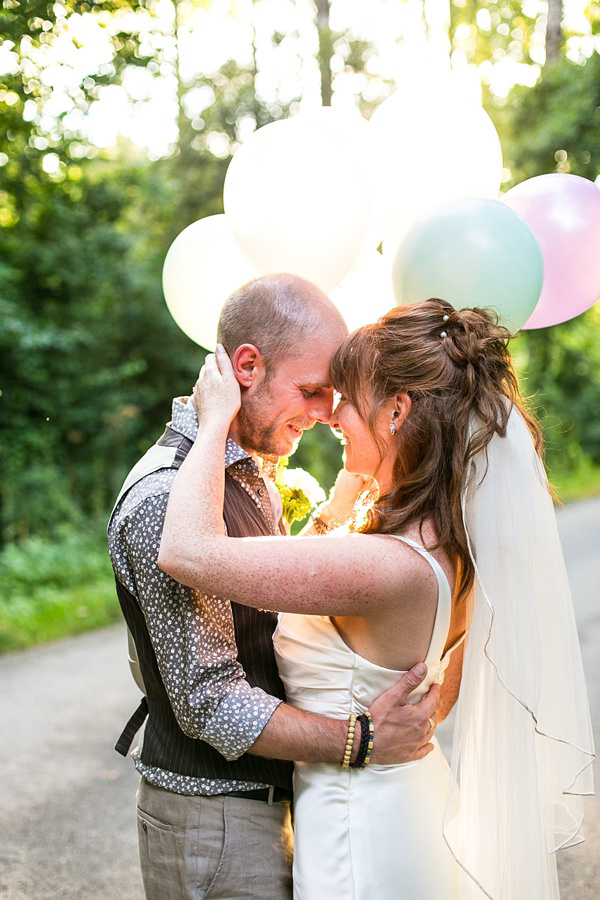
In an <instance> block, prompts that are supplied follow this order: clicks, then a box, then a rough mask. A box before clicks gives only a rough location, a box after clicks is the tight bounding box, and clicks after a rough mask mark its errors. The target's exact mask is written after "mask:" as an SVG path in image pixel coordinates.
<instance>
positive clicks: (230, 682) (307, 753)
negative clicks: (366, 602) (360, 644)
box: [120, 493, 439, 763]
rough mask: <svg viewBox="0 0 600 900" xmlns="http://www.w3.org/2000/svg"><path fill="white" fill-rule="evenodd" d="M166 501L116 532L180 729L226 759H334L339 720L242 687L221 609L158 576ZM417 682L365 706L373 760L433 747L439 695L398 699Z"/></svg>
mask: <svg viewBox="0 0 600 900" xmlns="http://www.w3.org/2000/svg"><path fill="white" fill-rule="evenodd" d="M166 503H167V494H166V493H164V494H159V495H158V496H150V497H144V499H143V500H141V502H139V503H138V504H137V505H135V506H133V507H132V508H131V509H129V511H128V513H127V515H125V516H124V517H123V519H122V523H121V525H120V527H121V529H122V538H123V541H122V543H123V546H124V547H125V548H126V553H127V557H128V563H129V566H128V568H129V577H130V578H131V577H132V578H133V579H134V581H135V593H136V596H137V597H138V600H139V602H140V606H141V607H142V610H143V612H144V615H145V618H146V622H147V625H148V630H149V633H150V638H151V641H152V645H153V648H154V651H155V653H156V657H157V662H158V666H159V669H160V672H161V677H162V680H163V683H164V685H165V689H166V691H167V694H168V696H169V700H170V702H171V706H172V708H173V712H174V714H175V717H176V719H177V722H178V724H179V726H180V728H181V729H182V731H184V733H185V734H187V735H188V736H189V737H192V738H199V739H202V740H204V741H207V743H209V744H211V745H212V746H213V747H215V749H217V750H218V751H219V752H220V753H221V754H222V755H223V756H224V757H225V758H226V759H229V760H233V759H237V758H238V757H239V756H241V755H242V754H243V753H245V752H250V753H252V754H255V755H259V756H265V757H271V758H277V759H294V760H312V761H322V762H332V761H335V762H339V761H341V759H342V757H343V753H344V747H345V744H346V737H347V732H348V721H347V720H337V719H327V718H324V717H321V716H317V715H314V714H312V713H306V712H303V711H301V710H297V709H294V708H293V707H290V706H288V705H287V704H284V703H282V702H281V701H280V700H279V699H277V698H275V697H272V696H270V695H269V694H266V693H265V692H264V691H262V690H261V689H260V688H253V687H251V686H250V685H249V684H248V682H247V681H246V680H245V673H244V670H243V668H242V666H241V665H240V663H239V662H238V661H237V647H236V645H235V636H234V631H233V622H232V618H231V607H230V604H229V603H228V602H227V601H225V600H222V599H220V598H218V597H205V596H204V595H202V594H200V593H199V592H192V591H190V589H188V588H186V587H184V586H183V585H179V584H177V583H176V582H174V581H173V579H172V578H170V576H168V575H166V574H165V573H164V572H162V570H160V569H159V568H158V566H157V565H156V558H157V553H158V546H159V543H160V533H161V530H162V522H163V517H164V511H165V509H166ZM192 593H193V596H192ZM421 681H422V677H417V676H416V675H415V674H414V673H413V674H412V675H411V674H410V673H409V675H407V676H405V677H404V679H403V680H402V681H401V682H400V683H399V684H398V685H397V686H395V687H394V688H392V689H391V690H390V691H388V692H386V694H384V695H382V697H381V698H380V699H379V700H377V701H376V703H375V704H374V705H373V709H372V711H373V717H374V724H375V742H374V747H373V756H372V759H373V761H374V762H379V763H388V762H390V763H391V762H395V763H401V762H407V761H409V760H412V759H418V758H421V756H424V755H426V753H427V752H429V750H431V749H432V745H431V744H427V741H428V739H429V736H428V730H429V723H428V718H429V716H434V715H435V710H436V708H437V704H438V702H439V689H438V688H437V687H436V688H434V689H433V690H432V691H431V692H430V695H429V697H428V698H427V699H426V700H424V701H422V702H421V703H420V704H418V705H416V706H410V705H408V706H407V705H406V697H407V696H408V694H409V693H410V692H411V691H412V690H414V688H415V687H417V686H418V685H419V684H420V683H421ZM356 750H357V747H356Z"/></svg>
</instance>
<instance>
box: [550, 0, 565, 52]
mask: <svg viewBox="0 0 600 900" xmlns="http://www.w3.org/2000/svg"><path fill="white" fill-rule="evenodd" d="M562 17H563V4H562V0H548V21H547V24H546V62H547V63H552V62H556V60H557V59H559V58H560V51H561V49H562V42H563V34H562Z"/></svg>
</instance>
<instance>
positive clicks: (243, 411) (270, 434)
mask: <svg viewBox="0 0 600 900" xmlns="http://www.w3.org/2000/svg"><path fill="white" fill-rule="evenodd" d="M269 396H270V391H269V386H268V384H263V385H261V387H260V390H259V391H257V392H256V393H255V394H254V396H253V397H244V398H243V400H242V405H241V406H240V408H239V410H238V414H237V424H238V431H239V438H240V444H241V445H242V447H243V448H244V449H245V450H254V452H255V453H259V454H260V455H263V456H281V455H282V452H285V451H282V449H281V447H280V446H278V441H277V440H276V438H275V434H276V432H277V429H278V427H279V426H278V425H277V424H276V423H274V422H271V423H267V424H264V419H265V418H266V414H267V412H268V409H269Z"/></svg>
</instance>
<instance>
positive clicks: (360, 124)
mask: <svg viewBox="0 0 600 900" xmlns="http://www.w3.org/2000/svg"><path fill="white" fill-rule="evenodd" d="M293 121H294V122H296V123H297V124H298V123H304V122H310V123H311V124H313V125H320V126H321V127H323V128H326V129H327V130H328V131H331V132H332V133H333V134H335V135H337V137H339V138H340V139H341V140H342V141H344V143H345V144H347V145H348V146H350V147H351V148H352V152H353V153H354V154H355V155H356V157H357V159H358V162H359V163H360V166H361V168H362V170H363V173H364V176H365V180H366V182H367V184H369V183H370V177H371V176H370V171H369V168H370V163H369V128H368V122H367V120H366V119H365V118H363V116H362V115H361V114H360V112H359V111H358V109H356V108H350V109H348V108H343V109H340V108H339V107H337V106H315V107H313V108H312V109H309V110H306V111H304V110H303V111H302V112H301V113H298V115H296V116H294V118H293ZM382 240H383V226H382V224H381V219H380V217H379V214H378V211H377V208H376V206H375V204H374V203H371V207H370V212H369V221H368V224H367V229H366V233H365V238H364V241H363V245H362V247H361V249H360V251H359V253H358V256H357V258H356V261H355V263H354V266H353V270H354V269H355V268H356V266H359V265H361V264H362V263H363V262H364V261H365V260H366V259H367V257H368V256H370V255H371V254H372V253H373V251H374V250H376V249H377V247H379V245H380V244H381V242H382Z"/></svg>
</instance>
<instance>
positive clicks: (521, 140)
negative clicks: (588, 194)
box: [491, 53, 600, 186]
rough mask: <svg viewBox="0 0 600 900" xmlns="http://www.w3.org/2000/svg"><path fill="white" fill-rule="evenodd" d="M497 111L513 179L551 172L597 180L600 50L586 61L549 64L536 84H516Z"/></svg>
mask: <svg viewBox="0 0 600 900" xmlns="http://www.w3.org/2000/svg"><path fill="white" fill-rule="evenodd" d="M491 114H492V116H493V117H494V118H496V119H497V124H498V127H499V128H500V129H501V132H502V137H503V147H504V151H505V160H506V164H507V165H508V166H509V168H510V170H511V172H512V182H511V183H518V182H519V181H522V180H523V179H525V178H532V177H533V176H534V175H542V174H544V173H546V172H568V173H571V174H572V175H581V176H583V177H584V178H589V179H590V180H592V181H594V180H595V179H596V177H597V176H598V174H600V54H598V53H594V54H592V56H591V57H590V58H589V59H588V60H587V62H586V63H585V65H578V64H577V63H574V62H571V61H570V60H568V59H562V60H559V61H558V62H555V63H553V64H552V65H549V66H546V67H545V68H544V70H543V72H542V76H541V78H540V80H539V81H538V83H537V84H536V85H535V87H533V88H529V89H527V88H522V87H519V88H515V89H514V90H513V91H512V93H511V94H510V96H509V100H508V103H507V105H506V107H505V108H504V109H503V110H502V111H500V112H497V113H494V112H492V113H491ZM509 186H510V185H509Z"/></svg>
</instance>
